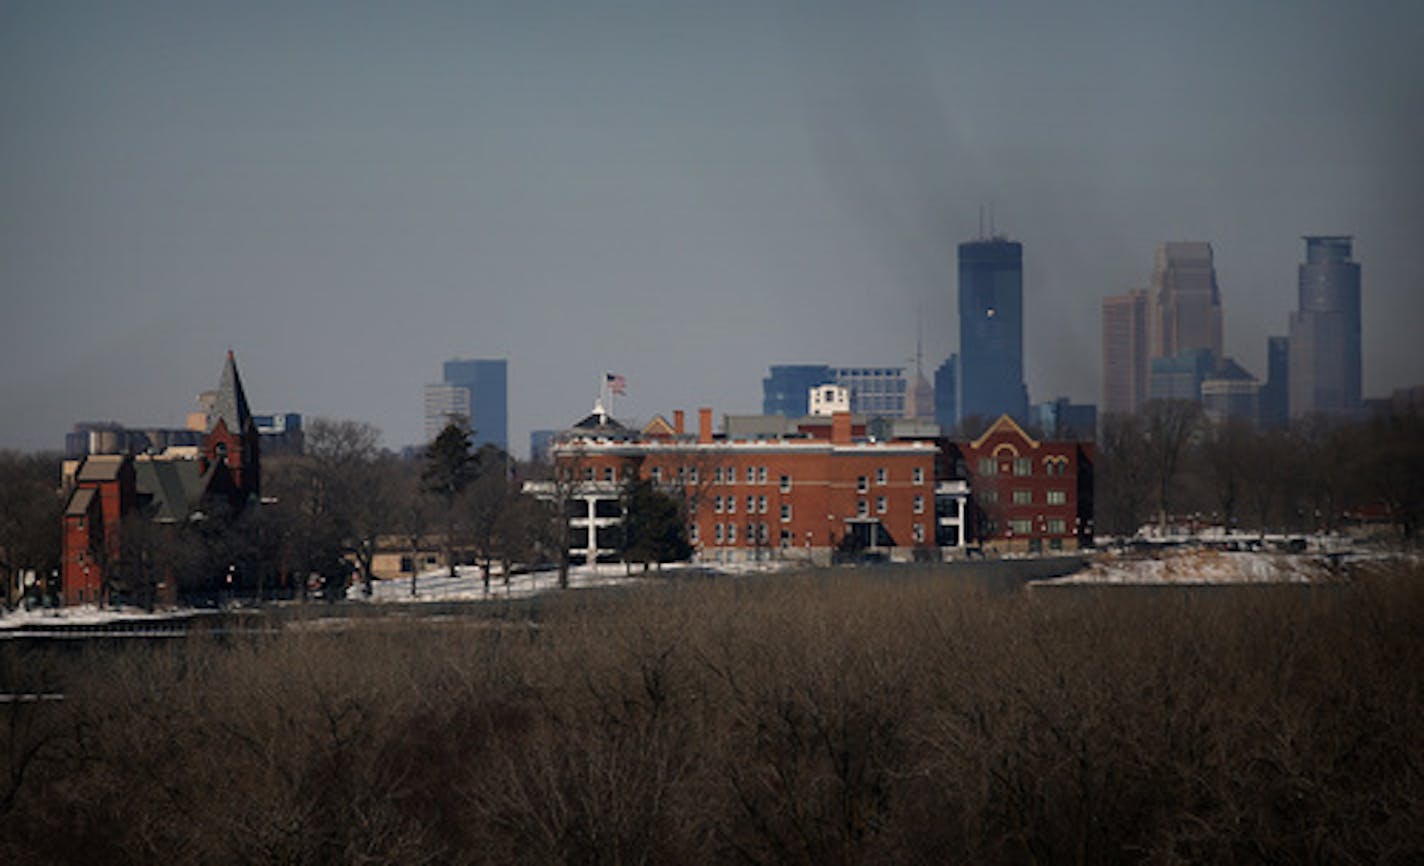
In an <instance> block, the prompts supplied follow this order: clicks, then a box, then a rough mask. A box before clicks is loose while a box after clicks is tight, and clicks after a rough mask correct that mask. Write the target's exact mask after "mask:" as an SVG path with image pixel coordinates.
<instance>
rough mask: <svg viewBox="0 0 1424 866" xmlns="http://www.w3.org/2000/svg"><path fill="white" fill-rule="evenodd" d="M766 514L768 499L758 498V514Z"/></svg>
mask: <svg viewBox="0 0 1424 866" xmlns="http://www.w3.org/2000/svg"><path fill="white" fill-rule="evenodd" d="M765 513H766V497H765V496H758V497H757V514H765Z"/></svg>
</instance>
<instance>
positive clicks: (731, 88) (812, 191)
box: [0, 2, 1424, 449]
mask: <svg viewBox="0 0 1424 866" xmlns="http://www.w3.org/2000/svg"><path fill="white" fill-rule="evenodd" d="M1421 24H1424V9H1419V8H1416V7H1414V6H1412V5H1407V4H1386V3H1378V4H1370V3H1366V4H1362V5H1360V6H1356V7H1352V8H1350V9H1344V8H1341V7H1338V6H1337V5H1334V4H1324V3H1320V4H1315V5H1313V6H1309V7H1307V5H1306V4H1286V3H1263V4H1253V5H1252V7H1251V8H1249V9H1241V8H1238V6H1237V5H1236V4H1228V3H1225V2H1220V3H1214V4H1205V5H1200V6H1194V7H1192V8H1190V9H1183V8H1176V7H1174V6H1173V5H1171V4H1160V5H1157V4H1150V3H1149V4H1141V5H1134V7H1132V8H1131V9H1128V10H1124V9H1122V8H1120V7H1119V6H1117V5H1108V4H1093V3H1087V4H1080V5H1079V4H1075V6H1074V8H1072V9H1066V8H1060V7H1059V6H1057V5H1056V4H1050V3H1046V2H1044V3H1027V4H1015V5H1013V6H1012V7H1010V6H1008V5H1003V6H999V7H994V8H988V9H981V8H976V7H973V6H970V5H967V4H954V3H951V4H939V3H915V2H908V3H903V4H871V3H856V2H848V3H832V4H825V5H817V6H816V7H815V8H810V7H806V6H803V5H800V4H795V3H786V4H752V3H745V4H743V3H731V4H723V5H719V6H718V7H716V8H696V7H671V6H668V5H667V4H641V3H627V4H620V5H619V6H617V7H616V8H613V7H602V8H587V7H581V6H575V5H572V4H570V5H562V4H520V5H519V6H518V7H515V8H498V7H489V8H486V7H476V6H473V5H472V6H470V7H469V8H464V9H449V8H445V7H440V6H435V5H423V4H421V5H413V6H410V7H404V8H402V9H400V10H394V9H381V8H379V7H365V6H361V7H359V8H354V9H353V8H351V7H347V6H343V5H338V4H323V3H316V4H311V5H304V6H303V7H302V8H301V9H291V8H288V7H286V6H282V5H278V4H263V3H256V4H250V5H244V6H243V7H242V8H226V9H224V8H215V9H197V8H184V7H179V8H162V9H160V8H158V7H155V6H152V5H149V4H139V3H127V2H119V3H114V4H105V5H103V6H99V7H95V8H91V9H86V10H84V11H83V12H82V13H79V12H75V11H73V10H66V9H64V8H62V7H60V6H58V5H57V4H37V5H32V6H23V5H22V6H15V7H11V8H9V9H8V10H7V13H6V17H5V23H4V26H3V27H0V110H3V111H4V112H5V117H6V118H7V120H6V124H5V127H4V131H3V133H2V134H0V188H3V189H5V190H6V195H5V196H3V197H0V304H3V309H4V313H5V315H4V320H5V323H6V325H7V327H6V328H5V339H4V340H3V341H0V447H5V448H25V449H40V448H47V449H58V448H60V447H62V444H63V435H64V433H65V432H67V431H69V430H70V429H71V427H72V425H73V424H74V422H76V421H80V420H107V419H114V420H117V421H121V422H123V423H126V424H131V425H138V424H154V425H165V426H175V427H176V426H181V424H182V421H183V416H184V414H185V413H186V411H187V409H188V406H189V401H187V400H184V399H174V398H173V395H175V394H178V395H182V394H196V393H198V392H199V391H200V390H202V389H203V388H205V387H207V386H208V384H209V383H207V382H205V375H204V370H206V361H207V359H209V358H211V357H212V355H213V353H214V352H220V351H222V350H224V349H226V348H228V347H231V348H233V349H235V350H236V351H237V352H238V354H239V356H240V357H242V359H243V365H244V368H243V372H244V377H245V379H246V380H247V381H248V382H249V384H251V385H252V387H253V388H254V389H255V390H256V391H260V393H262V394H263V395H264V399H265V401H266V403H267V405H271V406H281V407H283V408H285V409H290V410H293V411H299V412H302V413H303V414H305V415H306V416H307V417H309V418H310V417H319V416H331V417H347V418H355V419H358V420H363V421H369V422H371V423H373V424H375V425H376V426H377V427H379V428H381V429H382V431H383V432H384V435H385V441H386V444H388V445H391V446H393V447H399V446H401V445H405V444H415V443H417V442H419V441H420V439H421V435H422V430H421V417H422V406H421V402H420V401H421V396H422V395H421V388H422V385H423V384H424V383H426V382H428V381H429V380H430V378H431V374H430V371H431V370H432V369H433V368H434V367H435V365H437V364H439V363H440V362H441V361H442V360H444V359H446V358H449V357H453V356H466V357H495V358H507V359H508V360H509V393H510V405H509V414H510V421H511V425H510V428H511V429H510V431H509V441H510V442H512V443H523V442H524V441H526V439H527V433H528V431H529V430H530V429H539V428H548V427H557V426H562V425H564V424H567V423H568V422H569V421H571V420H573V419H575V418H577V417H579V416H580V415H582V414H584V413H585V412H586V411H587V410H588V408H589V407H590V406H591V405H592V400H593V398H594V396H595V394H594V393H593V390H592V388H591V386H590V382H592V381H593V380H594V379H595V378H596V376H597V373H598V371H601V370H607V369H614V370H619V371H620V372H622V373H624V374H626V376H627V381H628V395H627V397H626V398H622V399H620V401H619V405H618V412H619V414H620V415H627V416H630V417H634V418H648V417H651V416H652V415H653V414H654V413H657V412H666V411H669V410H670V409H672V408H677V407H679V406H681V407H684V408H690V407H692V406H695V405H712V406H716V407H718V408H719V409H720V410H725V411H728V412H739V411H741V412H746V411H754V410H755V408H756V406H757V405H758V403H759V401H760V398H761V394H760V393H759V389H758V387H757V385H758V383H759V381H760V379H761V378H762V376H763V375H765V371H766V369H767V366H768V365H771V364H792V363H798V362H801V363H805V362H818V361H821V360H822V359H834V361H835V363H837V364H845V365H865V366H908V365H909V363H910V361H911V359H912V358H913V357H914V354H915V342H916V336H917V331H918V330H919V326H920V325H921V324H922V323H923V325H924V329H923V339H924V347H925V353H924V354H925V359H926V361H927V363H926V367H927V368H931V369H932V368H934V367H937V366H938V364H939V362H940V361H941V360H943V359H944V358H945V357H947V356H948V355H949V354H950V353H952V352H956V351H959V349H960V347H959V345H958V341H957V339H956V335H957V333H958V327H957V318H956V313H955V293H956V280H955V260H954V250H955V245H956V244H957V243H959V242H961V241H964V240H966V239H969V238H972V237H974V236H975V226H976V223H977V221H978V211H979V206H980V204H981V203H991V204H992V205H993V207H994V209H995V211H996V213H997V215H998V222H999V223H1000V224H1001V225H1004V226H1011V227H1012V231H1013V235H1014V237H1015V239H1017V240H1019V241H1020V242H1022V243H1023V244H1024V248H1025V257H1024V278H1023V293H1024V347H1025V349H1024V355H1025V357H1024V363H1025V370H1024V379H1025V380H1026V382H1027V384H1028V388H1029V398H1030V400H1031V401H1033V402H1040V401H1044V400H1051V399H1053V398H1054V397H1056V396H1058V395H1070V396H1072V397H1073V398H1074V399H1075V400H1079V401H1086V402H1094V401H1097V400H1098V399H1099V387H1100V382H1101V369H1100V354H1101V353H1100V349H1099V347H1100V324H1101V323H1100V318H1101V307H1100V302H1101V299H1102V298H1103V297H1105V296H1108V295H1118V294H1121V293H1123V292H1125V291H1127V290H1129V289H1131V288H1133V287H1138V286H1143V285H1145V284H1146V282H1147V279H1148V276H1149V274H1148V272H1147V267H1146V262H1148V261H1149V256H1150V254H1151V251H1152V249H1153V248H1154V246H1155V245H1156V244H1158V243H1160V242H1164V241H1171V240H1175V239H1199V240H1202V241H1207V242H1210V243H1211V244H1212V247H1213V250H1214V253H1215V266H1216V271H1217V274H1218V276H1219V280H1220V284H1221V287H1222V293H1223V298H1224V302H1225V308H1226V324H1225V334H1224V344H1225V347H1224V348H1225V354H1227V355H1230V356H1234V357H1235V358H1237V359H1238V360H1239V361H1240V362H1241V364H1243V365H1244V366H1245V367H1246V368H1248V369H1249V370H1250V371H1252V372H1253V373H1255V374H1256V376H1257V377H1258V378H1262V379H1264V378H1265V376H1266V345H1267V340H1266V338H1267V336H1270V335H1279V334H1282V333H1284V332H1285V331H1286V328H1287V319H1288V316H1289V314H1290V312H1292V311H1293V310H1295V309H1296V308H1297V289H1298V286H1297V267H1298V265H1299V263H1300V241H1299V238H1300V236H1301V235H1304V234H1335V235H1352V236H1353V237H1354V249H1353V260H1354V261H1356V262H1359V263H1361V265H1362V267H1363V270H1364V272H1365V277H1364V281H1363V286H1362V323H1361V329H1362V335H1363V338H1362V345H1363V362H1362V363H1363V394H1364V396H1366V397H1370V396H1376V395H1381V394H1387V393H1388V392H1389V390H1391V389H1392V388H1395V387H1403V386H1408V385H1412V384H1417V383H1420V382H1424V357H1421V353H1420V352H1418V350H1417V346H1415V345H1414V340H1413V334H1414V333H1416V332H1417V331H1418V329H1419V327H1420V326H1421V325H1424V315H1421V313H1424V300H1421V298H1424V293H1421V292H1420V291H1419V290H1420V288H1421V287H1424V261H1421V257H1420V256H1419V255H1418V253H1417V252H1416V251H1415V245H1414V242H1415V238H1417V237H1419V236H1420V235H1421V233H1424V167H1421V166H1420V164H1419V162H1418V160H1417V159H1416V158H1415V157H1414V154H1416V153H1417V152H1418V149H1419V145H1420V143H1421V142H1424V112H1420V111H1417V110H1416V108H1417V106H1418V104H1419V102H1420V91H1421V85H1420V84H1419V82H1421V81H1424V59H1421V58H1420V57H1418V56H1417V53H1416V52H1415V51H1414V50H1413V44H1412V39H1411V38H1410V34H1412V33H1416V32H1418V31H1419V28H1420V26H1421ZM1208 58H1209V60H1208ZM1327 107H1328V108H1327ZM1327 112H1328V113H1327ZM961 359H962V356H961Z"/></svg>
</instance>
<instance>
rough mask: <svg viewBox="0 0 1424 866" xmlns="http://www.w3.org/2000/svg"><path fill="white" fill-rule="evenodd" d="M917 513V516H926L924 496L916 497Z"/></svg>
mask: <svg viewBox="0 0 1424 866" xmlns="http://www.w3.org/2000/svg"><path fill="white" fill-rule="evenodd" d="M915 513H916V514H924V513H925V498H924V497H923V496H916V497H915Z"/></svg>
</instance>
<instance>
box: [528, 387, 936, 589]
mask: <svg viewBox="0 0 1424 866" xmlns="http://www.w3.org/2000/svg"><path fill="white" fill-rule="evenodd" d="M698 414H699V417H698V430H697V432H696V434H691V433H689V432H687V431H685V430H684V416H683V413H682V412H680V411H679V412H676V413H674V415H673V417H674V421H673V422H672V423H669V422H667V421H665V420H663V419H661V418H659V419H655V420H654V422H653V423H652V424H649V425H648V427H647V428H645V430H644V431H641V432H634V431H629V430H627V429H625V428H622V427H620V426H618V425H616V423H614V422H611V421H610V420H609V419H607V416H601V415H600V414H598V413H596V414H595V415H593V416H590V417H589V418H588V419H585V420H584V422H581V423H580V424H579V425H578V426H576V427H575V428H574V429H573V430H572V431H570V433H569V434H568V435H566V436H565V437H564V438H563V439H562V440H561V441H559V442H558V443H556V444H555V445H554V446H553V448H552V454H553V458H554V463H555V471H556V472H557V473H558V474H559V478H560V479H561V481H562V482H563V483H564V484H566V485H568V488H567V489H568V490H569V491H570V493H571V495H570V496H569V499H570V502H569V503H568V504H569V517H570V527H571V530H572V533H573V542H572V544H571V555H572V556H573V557H574V558H575V560H576V561H584V560H588V559H593V558H598V559H610V558H613V557H614V556H615V555H616V541H615V538H616V534H617V531H618V529H617V528H618V526H619V524H620V522H621V510H620V503H619V499H618V497H619V492H620V490H621V487H622V484H623V482H624V481H625V480H627V479H629V478H640V479H648V480H651V481H653V482H654V483H656V484H657V485H659V486H660V487H661V488H662V489H663V490H665V491H667V492H669V493H673V494H675V495H677V496H678V497H679V498H681V500H682V501H683V502H684V503H685V513H686V516H687V521H688V537H689V540H690V541H691V543H692V546H693V549H694V556H695V558H697V559H698V560H700V561H703V562H719V563H727V562H743V561H749V560H758V559H772V558H791V557H795V558H804V559H806V560H809V561H815V562H828V561H830V559H831V558H832V554H833V552H834V551H837V550H841V551H847V552H852V551H853V552H856V553H860V554H867V553H868V554H871V555H876V556H883V557H885V558H892V559H901V560H903V559H909V558H912V557H914V556H937V550H936V548H935V505H934V490H935V486H934V468H935V455H936V453H937V452H938V449H937V448H936V446H935V445H934V443H932V442H906V441H891V442H878V441H873V440H870V439H868V438H865V437H864V428H863V426H862V427H861V429H860V430H859V431H857V430H856V427H855V425H854V424H853V422H852V418H851V416H850V415H849V414H847V413H840V414H836V415H834V416H833V417H832V418H831V419H829V420H830V423H829V425H826V426H824V427H817V428H816V429H807V430H804V431H798V432H797V433H796V434H793V435H789V436H783V437H774V438H749V439H728V438H726V437H724V436H721V435H714V433H713V430H712V410H711V409H702V410H700V411H699V413H698ZM857 433H859V434H860V435H857ZM547 489H548V488H547V486H546V488H545V492H547ZM536 492H537V488H536Z"/></svg>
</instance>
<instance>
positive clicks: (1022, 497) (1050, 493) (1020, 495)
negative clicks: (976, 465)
mask: <svg viewBox="0 0 1424 866" xmlns="http://www.w3.org/2000/svg"><path fill="white" fill-rule="evenodd" d="M977 496H978V497H979V499H980V501H982V502H984V503H985V504H988V505H993V504H995V503H997V502H998V501H999V491H997V490H985V491H983V492H982V493H979V494H977ZM1043 502H1044V504H1045V505H1067V504H1068V492H1067V491H1065V490H1047V491H1044V497H1043ZM1013 503H1014V504H1015V505H1032V504H1033V491H1032V490H1023V489H1020V490H1015V491H1013Z"/></svg>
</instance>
